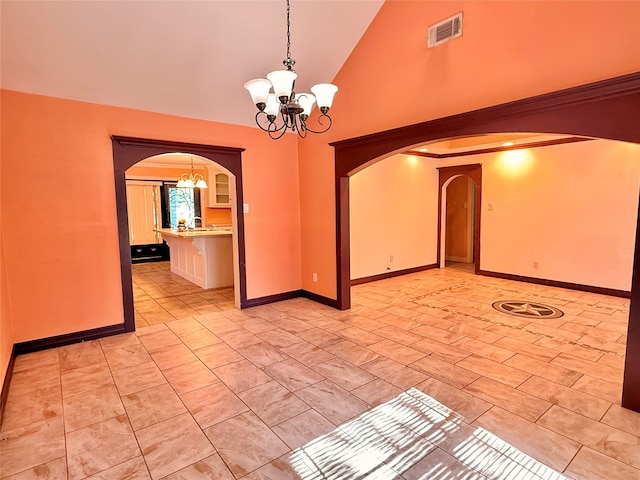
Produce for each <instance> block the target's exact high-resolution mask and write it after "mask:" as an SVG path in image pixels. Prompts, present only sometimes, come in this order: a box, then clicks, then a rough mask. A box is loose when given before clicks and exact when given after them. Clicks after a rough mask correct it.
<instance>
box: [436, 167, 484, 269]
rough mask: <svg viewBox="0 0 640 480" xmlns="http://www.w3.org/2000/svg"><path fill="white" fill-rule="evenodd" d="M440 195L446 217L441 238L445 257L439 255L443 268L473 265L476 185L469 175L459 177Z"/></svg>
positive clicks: (443, 189)
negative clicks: (453, 265)
mask: <svg viewBox="0 0 640 480" xmlns="http://www.w3.org/2000/svg"><path fill="white" fill-rule="evenodd" d="M440 195H442V198H443V201H442V203H443V205H444V215H443V214H442V213H441V216H442V217H443V218H444V221H442V220H441V225H443V226H444V229H443V231H442V232H441V237H440V238H441V239H440V242H441V244H443V245H444V254H443V253H442V252H441V253H440V268H444V267H446V266H448V265H452V264H455V265H457V264H463V266H464V265H470V266H474V265H475V258H476V256H475V249H474V247H473V245H474V240H475V234H474V226H475V221H474V215H475V211H476V200H475V197H476V186H475V183H473V180H471V179H470V178H469V177H468V176H466V175H458V176H456V177H454V178H452V179H450V180H449V181H447V183H446V184H445V185H443V186H442V189H441V190H440ZM474 268H475V267H474Z"/></svg>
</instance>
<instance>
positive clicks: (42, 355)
mask: <svg viewBox="0 0 640 480" xmlns="http://www.w3.org/2000/svg"><path fill="white" fill-rule="evenodd" d="M59 362H60V358H59V356H58V349H57V348H52V349H50V350H41V351H39V352H33V353H26V354H24V355H18V356H17V357H16V360H15V363H14V365H13V374H14V375H15V374H16V373H17V372H22V371H24V370H32V369H36V368H41V367H46V366H49V365H54V364H57V363H59Z"/></svg>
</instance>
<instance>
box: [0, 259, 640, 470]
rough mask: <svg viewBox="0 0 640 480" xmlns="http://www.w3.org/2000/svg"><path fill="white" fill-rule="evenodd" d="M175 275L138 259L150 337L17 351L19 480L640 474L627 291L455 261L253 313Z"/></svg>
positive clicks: (3, 458) (3, 452)
mask: <svg viewBox="0 0 640 480" xmlns="http://www.w3.org/2000/svg"><path fill="white" fill-rule="evenodd" d="M166 270H167V267H166V264H151V265H140V266H135V267H134V272H135V273H134V280H135V283H136V284H135V295H136V310H137V319H136V322H137V324H138V330H137V331H136V332H135V333H132V334H125V335H118V336H113V337H108V338H103V339H100V340H96V341H90V342H84V343H80V344H75V345H69V346H66V347H62V348H57V349H52V350H46V351H42V352H37V353H33V354H28V355H22V356H19V357H18V358H17V359H16V363H15V368H14V374H13V380H12V384H11V388H10V392H9V399H8V402H7V406H6V411H5V420H4V423H3V425H2V429H1V431H0V478H2V479H6V478H7V479H14V480H16V479H21V480H24V479H34V478H40V479H64V478H69V479H72V480H78V479H84V478H91V479H108V480H118V479H125V478H126V479H148V478H152V479H201V478H202V479H220V480H224V479H236V478H243V479H246V480H257V479H274V480H280V479H282V480H286V479H295V478H301V479H304V480H309V479H316V478H318V479H319V478H335V479H344V480H346V479H354V478H376V479H407V480H409V479H442V480H444V479H462V478H464V479H485V478H501V479H510V480H515V479H529V478H545V479H552V478H553V479H555V478H564V477H563V476H566V477H569V478H573V479H606V480H617V479H629V480H630V479H634V480H637V479H638V478H640V441H639V439H638V435H639V434H640V414H636V413H633V412H630V411H628V410H625V409H622V408H621V407H620V394H621V381H622V370H623V362H624V349H625V332H626V324H627V316H628V306H629V302H628V301H627V300H625V299H619V298H614V297H606V296H602V295H595V294H588V293H584V292H576V291H571V290H563V289H556V288H550V287H543V286H537V285H530V284H523V283H518V282H512V281H505V280H499V279H492V278H488V277H478V276H474V275H472V274H470V273H468V272H467V271H464V269H456V268H447V269H443V270H431V271H427V272H422V273H418V274H412V275H407V276H403V277H397V278H393V279H388V280H384V281H380V282H375V283H370V284H365V285H359V286H356V287H354V288H353V289H352V292H353V308H352V309H351V310H349V311H344V312H341V311H338V310H334V309H332V308H329V307H326V306H323V305H320V304H317V303H314V302H311V301H309V300H305V299H294V300H288V301H285V302H279V303H275V304H271V305H266V306H260V307H255V308H251V309H247V310H242V311H240V310H236V309H235V308H233V302H232V300H231V298H232V291H231V290H230V289H227V290H220V291H219V290H211V291H205V290H201V289H199V288H197V287H196V288H193V287H192V286H191V285H189V284H188V283H187V282H184V281H183V280H182V279H181V278H180V277H176V276H174V275H172V274H170V273H169V272H167V271H166ZM509 299H510V300H514V299H523V300H529V301H537V302H541V303H545V304H550V305H553V306H556V307H558V308H560V309H562V310H563V311H564V313H565V315H564V316H563V317H561V318H558V319H552V320H536V319H521V318H518V317H514V316H509V315H506V314H503V313H499V312H497V311H495V310H494V309H493V308H492V307H491V304H492V303H493V302H494V301H496V300H509ZM416 398H418V400H416ZM403 399H404V400H403ZM407 399H408V400H407ZM406 402H409V404H410V405H411V408H408V407H407V403H406ZM433 402H435V403H433ZM436 404H437V405H440V407H434V405H436ZM442 409H446V411H449V412H451V413H450V414H444V417H446V418H444V417H443V414H442V411H443V410H442ZM449 409H450V410H449ZM416 411H418V412H419V414H416ZM380 412H387V414H389V415H391V417H393V419H394V420H393V422H390V421H383V420H381V419H382V418H384V417H382V416H381V415H380ZM434 412H436V413H434ZM454 412H455V413H454ZM443 418H444V420H443ZM398 419H400V420H398ZM412 419H413V420H412ZM415 419H418V420H419V421H420V422H422V423H421V424H420V426H418V427H417V426H416V423H415V422H414V421H415ZM425 419H427V420H429V419H432V420H433V421H432V422H431V423H429V422H426V423H425ZM445 420H446V421H445ZM339 426H340V428H338V427H339ZM363 442H364V444H365V446H364V447H363V446H362V445H363ZM417 446H418V447H420V448H417ZM302 447H304V448H302ZM508 452H511V453H508ZM505 456H506V457H505ZM504 458H507V460H509V462H510V463H507V464H505V463H504V462H501V461H499V459H504ZM376 459H377V463H376V461H374V460H376ZM381 459H382V460H381ZM469 459H470V460H469ZM488 459H490V461H489V460H488ZM536 461H539V462H542V464H544V465H546V466H547V467H548V468H547V467H544V466H543V465H541V464H539V463H537V462H536ZM513 462H516V463H517V465H516V463H513ZM505 465H509V467H508V468H506V466H505ZM513 465H516V466H517V468H515V467H513V468H512V466H513ZM551 469H553V470H555V471H557V472H562V475H563V476H561V475H559V474H558V475H556V474H554V473H553V471H552V470H551ZM357 472H359V473H357ZM535 475H537V476H535Z"/></svg>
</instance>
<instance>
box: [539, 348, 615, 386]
mask: <svg viewBox="0 0 640 480" xmlns="http://www.w3.org/2000/svg"><path fill="white" fill-rule="evenodd" d="M598 358H600V357H598ZM551 364H552V365H560V366H561V367H565V368H568V369H571V370H574V371H576V372H580V373H583V374H585V375H589V376H590V377H594V378H598V379H600V380H604V381H607V382H615V383H622V372H621V371H620V370H617V369H615V368H613V367H609V366H608V365H603V364H601V363H596V362H591V361H589V360H584V359H581V358H577V357H572V356H571V355H567V354H565V353H561V354H560V355H558V356H557V357H556V358H554V359H553V360H551Z"/></svg>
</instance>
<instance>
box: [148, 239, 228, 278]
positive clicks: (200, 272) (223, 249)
mask: <svg viewBox="0 0 640 480" xmlns="http://www.w3.org/2000/svg"><path fill="white" fill-rule="evenodd" d="M156 231H157V232H159V233H160V234H161V235H162V239H163V240H164V241H165V242H167V245H169V257H170V259H171V261H170V263H171V271H172V272H173V273H175V274H177V275H180V276H181V277H183V278H185V279H187V280H189V281H190V282H192V283H195V284H196V285H198V286H199V287H202V288H220V287H229V286H232V285H233V243H232V238H233V234H232V233H231V232H230V231H228V230H214V229H193V230H185V231H183V232H180V231H178V230H176V229H171V228H160V229H157V230H156Z"/></svg>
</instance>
